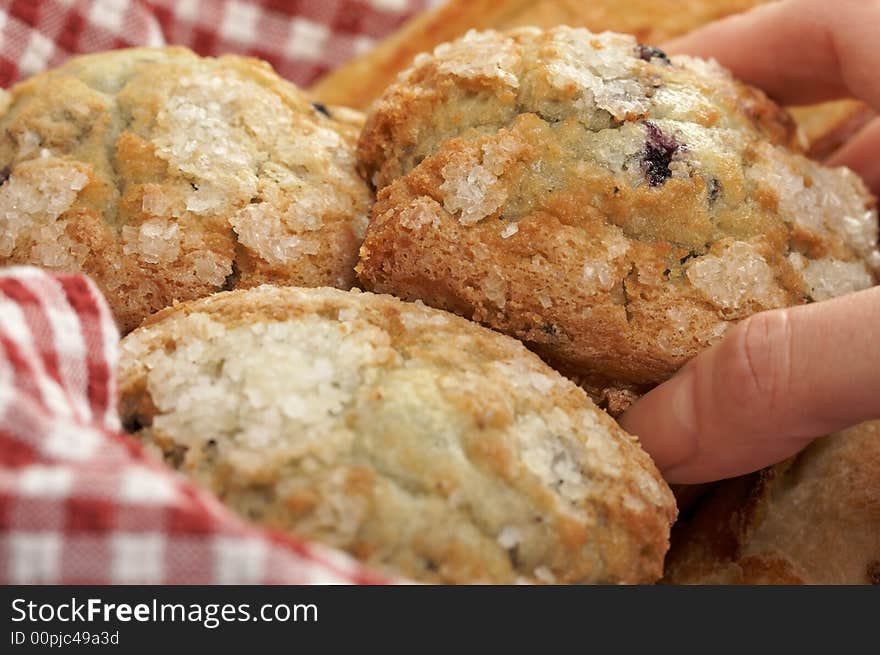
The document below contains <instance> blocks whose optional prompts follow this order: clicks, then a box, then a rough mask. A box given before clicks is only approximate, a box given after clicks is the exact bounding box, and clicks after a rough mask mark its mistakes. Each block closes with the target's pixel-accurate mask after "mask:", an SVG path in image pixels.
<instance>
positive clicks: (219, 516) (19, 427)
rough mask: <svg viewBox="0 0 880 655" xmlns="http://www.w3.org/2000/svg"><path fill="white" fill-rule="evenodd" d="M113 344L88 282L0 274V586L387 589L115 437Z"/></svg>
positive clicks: (15, 271)
mask: <svg viewBox="0 0 880 655" xmlns="http://www.w3.org/2000/svg"><path fill="white" fill-rule="evenodd" d="M117 344H118V337H117V332H116V327H115V325H114V323H113V319H112V317H111V315H110V311H109V309H108V307H107V304H106V302H105V301H104V299H103V298H102V297H101V294H100V292H99V291H98V290H97V288H96V287H95V286H94V284H92V282H91V281H90V280H89V279H88V278H87V277H86V276H84V275H65V274H50V273H47V272H45V271H42V270H40V269H37V268H31V267H22V268H9V269H5V270H4V271H0V583H2V584H31V583H34V584H36V583H43V584H153V583H158V584H275V583H278V584H318V583H330V584H346V583H361V584H373V583H376V584H378V583H386V582H391V580H390V579H387V578H383V577H382V576H380V575H377V574H374V573H371V572H370V571H368V570H366V569H365V568H363V567H361V566H360V565H359V564H358V563H357V562H356V561H354V560H352V559H351V558H350V557H348V556H347V555H345V554H343V553H340V552H337V551H334V550H332V549H329V548H325V547H323V546H318V545H315V544H310V543H306V542H303V541H301V540H298V539H295V538H293V537H290V536H287V535H281V534H278V533H274V532H271V531H268V530H262V529H259V528H257V527H254V526H252V525H250V524H248V523H246V522H244V521H242V520H240V519H239V518H237V517H236V516H234V515H233V514H232V513H231V512H230V511H229V510H227V509H226V508H225V507H223V506H222V505H221V504H220V502H219V501H218V500H217V499H216V498H214V497H213V496H212V495H211V494H209V493H206V492H204V491H202V490H199V489H197V488H196V487H194V486H193V485H192V484H190V483H189V482H188V481H187V480H185V479H184V478H183V477H181V476H179V475H178V474H176V473H175V472H173V471H172V470H171V469H168V468H167V467H165V466H164V465H163V464H161V463H160V462H158V461H154V460H153V459H152V458H150V457H148V456H147V455H146V454H145V453H144V452H142V450H141V448H140V447H139V445H138V444H137V443H136V442H135V441H134V440H133V439H132V438H131V437H130V436H128V435H125V434H123V433H122V432H121V431H120V427H119V417H118V416H117V414H116V408H115V403H116V379H115V367H116V358H117Z"/></svg>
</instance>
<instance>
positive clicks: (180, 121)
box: [0, 48, 372, 331]
mask: <svg viewBox="0 0 880 655" xmlns="http://www.w3.org/2000/svg"><path fill="white" fill-rule="evenodd" d="M8 100H9V102H8V103H7V105H6V107H5V108H4V110H3V112H2V114H0V128H2V135H3V136H2V138H0V168H3V169H4V170H8V171H9V172H10V175H9V179H8V180H7V181H6V182H5V183H3V184H2V186H0V205H2V216H3V218H0V264H2V263H36V264H41V265H44V266H49V267H52V268H59V269H64V270H83V271H85V272H87V273H89V274H90V275H92V276H93V277H94V278H95V280H96V281H97V282H98V284H99V286H100V287H101V288H102V290H103V291H104V293H105V295H106V296H107V298H108V300H109V301H110V304H111V307H112V309H113V311H114V314H115V316H116V319H117V322H118V323H119V325H120V327H121V328H122V329H123V331H127V330H129V329H131V328H132V327H134V326H135V325H137V324H138V323H139V322H140V321H141V320H142V319H143V318H144V317H145V316H147V315H148V314H150V313H152V312H153V311H155V310H158V309H160V308H162V307H164V306H166V305H169V304H171V303H172V302H173V301H175V300H184V299H187V298H195V297H199V296H203V295H206V294H209V293H212V292H214V291H217V290H219V289H223V288H231V287H237V286H241V287H247V286H253V285H255V284H259V283H261V282H275V283H280V284H301V285H307V286H311V285H331V286H341V287H345V288H349V287H350V286H352V284H353V283H354V271H353V267H354V263H355V260H356V257H357V249H358V247H359V245H360V243H361V241H362V239H363V236H364V232H365V230H366V221H367V214H368V211H369V207H370V205H371V203H372V197H371V193H370V190H369V189H368V187H367V185H366V184H365V183H364V182H363V181H362V180H361V178H360V177H359V175H358V174H357V172H356V170H355V157H354V143H355V138H356V134H357V129H358V125H357V124H358V122H359V120H360V119H359V118H358V117H357V116H355V115H353V114H354V113H353V112H351V111H347V110H344V109H341V108H340V109H337V108H333V110H332V111H331V110H329V109H327V108H325V111H323V112H322V111H319V110H318V109H316V108H315V106H314V105H313V104H312V103H311V102H310V101H309V99H308V98H307V97H306V96H305V95H304V94H303V93H301V92H300V91H299V90H298V89H296V88H295V87H294V86H292V85H290V84H288V83H286V82H284V81H283V80H281V79H280V78H278V77H277V76H276V75H275V74H274V72H273V71H272V70H271V68H270V67H269V66H268V65H267V64H264V63H262V62H258V61H257V60H251V59H244V58H240V57H234V56H229V57H220V58H218V59H211V58H199V57H197V56H195V55H194V54H192V53H191V52H189V51H187V50H184V49H182V48H166V49H155V50H151V49H135V50H119V51H113V52H107V53H102V54H97V55H90V56H86V57H81V58H77V59H73V60H71V61H70V62H69V63H68V64H66V65H65V66H63V67H61V68H59V69H56V70H53V71H49V72H48V73H45V74H42V75H38V76H36V77H34V78H32V79H30V80H27V81H25V82H23V83H21V84H19V85H18V86H16V87H14V88H13V89H11V90H10V92H9V94H8ZM65 171H66V172H65ZM71 176H73V177H71ZM43 196H45V197H44V198H43V199H42V200H41V199H40V198H41V197H43ZM30 197H32V199H28V198H30Z"/></svg>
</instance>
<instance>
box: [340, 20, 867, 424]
mask: <svg viewBox="0 0 880 655" xmlns="http://www.w3.org/2000/svg"><path fill="white" fill-rule="evenodd" d="M792 139H793V132H792V125H791V121H790V119H789V118H788V116H787V115H786V114H785V112H783V111H782V110H781V109H780V108H779V107H777V106H776V105H775V104H773V103H772V102H771V101H769V100H768V99H767V98H766V96H764V95H763V94H762V93H761V92H759V91H756V90H754V89H750V88H748V87H745V86H743V85H741V84H738V83H737V82H735V81H734V80H732V79H731V78H730V76H729V75H728V74H727V73H726V72H725V71H723V70H722V69H721V68H720V67H717V66H715V65H712V64H710V63H707V62H702V61H699V60H694V59H690V58H673V60H672V61H671V62H670V61H668V59H667V58H666V57H665V55H663V54H662V53H658V52H656V51H651V50H647V51H645V50H644V49H643V48H640V47H639V46H638V45H637V44H636V42H635V41H634V40H633V39H631V38H630V37H624V36H620V35H613V34H603V35H592V34H590V33H589V32H586V31H585V30H571V29H568V28H558V29H554V30H550V31H546V32H541V31H538V30H519V31H514V32H510V33H505V34H499V33H494V32H487V33H471V34H469V35H468V36H467V37H465V38H464V39H462V40H460V41H458V42H455V43H453V44H447V45H443V46H441V47H439V48H438V49H437V51H436V52H435V54H434V55H432V56H428V55H424V56H422V57H420V58H419V59H418V60H417V61H416V63H415V65H414V66H413V68H411V69H410V70H408V71H407V72H405V73H403V74H402V75H401V77H400V80H399V82H398V83H396V84H395V85H393V86H392V87H391V88H389V89H388V91H387V92H386V93H385V95H384V96H383V97H382V99H381V100H380V101H379V102H377V103H376V105H375V107H374V109H373V111H372V112H371V113H370V114H369V115H368V118H367V123H366V126H365V129H364V132H363V134H362V136H361V139H360V142H359V145H358V156H359V159H360V162H361V165H362V166H363V169H364V172H365V173H366V174H367V175H369V176H370V177H371V179H372V180H373V182H374V183H375V184H376V185H377V186H378V187H379V188H380V191H379V193H378V198H377V202H376V205H375V206H374V208H373V212H372V219H371V223H370V225H369V228H368V232H367V238H366V240H365V241H364V244H363V246H362V248H361V254H360V262H359V263H358V268H357V270H358V274H359V276H360V279H361V280H362V282H363V283H364V285H365V286H366V287H367V288H370V289H372V290H376V291H380V292H384V293H392V294H395V295H398V296H400V297H403V298H406V299H410V300H415V299H420V300H422V301H424V302H426V303H427V304H429V305H432V306H435V307H440V308H443V309H446V310H449V311H453V312H456V313H459V314H461V315H463V316H466V317H468V318H472V319H473V320H476V321H478V322H481V323H483V324H485V325H488V326H490V327H493V328H495V329H497V330H499V331H501V332H504V333H506V334H510V335H512V336H514V337H516V338H518V339H520V340H522V341H524V342H526V343H527V344H528V345H529V346H530V347H531V348H532V349H534V350H535V351H536V352H538V353H539V354H541V355H542V357H544V358H545V359H546V360H547V361H549V362H551V363H552V364H553V365H554V366H555V367H557V368H558V369H559V370H561V371H563V372H564V373H565V374H566V375H569V376H570V377H573V378H575V379H578V381H580V382H582V383H583V384H584V387H585V388H586V389H588V390H590V391H591V394H592V395H593V397H594V399H596V400H597V401H601V400H602V399H603V397H604V401H603V402H605V403H607V405H608V406H609V408H610V409H615V408H617V409H619V408H621V407H623V406H624V405H625V403H626V402H627V401H628V399H629V397H632V396H633V395H635V394H638V393H639V392H641V391H643V390H644V389H645V388H648V387H649V386H650V385H652V384H656V383H658V382H661V381H663V380H665V379H666V378H668V377H669V376H670V375H671V374H672V373H673V372H674V371H675V370H677V369H678V368H679V367H680V366H681V365H682V364H683V363H684V362H685V361H687V360H688V359H689V358H691V357H693V356H694V355H695V354H696V353H697V352H699V351H700V350H701V349H703V348H705V347H706V346H708V345H710V344H711V343H713V342H715V341H717V340H718V339H719V338H720V337H721V336H722V335H723V334H724V332H725V330H726V329H727V328H728V327H729V325H731V324H732V323H733V322H735V321H737V320H740V319H742V318H744V317H746V316H748V315H750V314H753V313H755V312H758V311H761V310H765V309H772V308H776V307H783V306H790V305H796V304H800V303H803V302H809V301H812V300H821V299H824V298H828V297H832V296H835V295H840V294H842V293H846V292H849V291H852V290H855V289H859V288H864V287H866V286H870V285H871V284H873V283H874V279H875V278H874V271H875V270H877V267H878V266H880V253H878V251H877V216H876V210H875V209H874V200H873V198H872V197H871V196H870V194H869V193H868V192H867V190H866V189H865V188H864V185H863V184H861V182H860V181H859V180H858V178H857V177H856V176H855V174H853V173H852V172H850V171H847V170H845V169H826V168H822V167H821V166H819V165H817V164H815V163H813V162H811V161H809V160H807V159H806V158H804V157H802V156H801V155H799V154H797V153H796V152H794V151H793V150H791V149H789V148H787V147H786V146H792V145H793V141H792ZM851 221H855V223H851ZM856 223H857V224H858V225H859V226H860V227H859V228H858V229H855V230H853V229H851V227H850V226H851V225H854V224H856ZM609 385H610V388H609ZM615 387H617V388H618V389H617V390H614V388H615ZM612 405H613V406H614V407H612Z"/></svg>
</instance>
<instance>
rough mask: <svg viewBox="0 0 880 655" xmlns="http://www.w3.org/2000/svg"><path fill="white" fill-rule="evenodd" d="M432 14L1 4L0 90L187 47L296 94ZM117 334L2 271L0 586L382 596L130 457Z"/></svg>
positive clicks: (82, 287) (339, 559) (89, 295)
mask: <svg viewBox="0 0 880 655" xmlns="http://www.w3.org/2000/svg"><path fill="white" fill-rule="evenodd" d="M431 2H432V0H254V1H250V2H248V1H246V0H42V1H40V0H0V85H2V86H4V87H8V86H9V85H10V84H12V83H14V82H16V81H18V80H20V79H22V78H24V77H27V76H28V75H31V74H34V73H37V72H40V71H42V70H45V69H46V68H49V67H52V66H55V65H58V64H60V63H62V62H63V61H64V60H66V59H67V58H68V57H69V56H71V55H73V54H81V53H86V52H96V51H99V50H105V49H109V48H118V47H127V46H135V45H150V46H157V45H164V44H179V45H186V46H189V47H190V48H192V49H193V50H195V51H196V52H198V53H199V54H202V55H216V54H222V53H226V52H238V53H243V54H249V55H254V56H258V57H261V58H263V59H266V60H268V61H269V62H271V63H272V64H273V65H274V66H275V68H276V69H277V70H278V72H279V73H280V74H281V75H282V76H284V77H287V78H288V79H291V80H292V81H294V82H296V83H298V84H300V85H306V84H308V83H310V82H312V81H313V80H314V79H315V78H316V77H318V76H319V75H321V74H322V73H324V72H326V71H327V70H329V69H330V68H332V67H334V66H335V65H337V64H339V63H341V62H342V61H344V60H345V59H347V58H349V57H351V56H352V55H354V54H356V53H358V52H360V51H362V50H364V49H367V48H369V47H370V46H371V45H372V44H373V43H374V42H375V41H377V40H378V39H380V38H382V37H383V36H385V35H387V34H388V33H390V32H391V31H393V30H394V29H395V28H396V27H398V26H399V25H400V23H401V22H403V21H404V20H405V19H406V18H408V17H410V16H411V15H412V14H414V13H416V12H417V11H420V10H421V9H423V8H424V7H425V6H426V5H427V4H430V3H431ZM116 349H117V334H116V330H115V328H114V326H113V323H112V320H111V318H110V314H109V312H108V310H107V306H106V304H105V302H104V300H103V299H102V298H101V296H100V294H99V293H98V291H97V290H96V289H95V287H94V286H93V285H92V283H91V282H90V281H89V280H88V279H87V278H86V277H84V276H81V275H50V274H48V273H45V272H41V271H40V270H38V269H34V268H13V269H6V270H2V269H0V583H2V584H8V583H24V584H29V583H46V584H68V583H69V584H73V583H76V584H129V583H144V584H150V583H167V584H212V583H255V584H259V583H285V584H288V583H289V584H308V583H383V582H390V581H391V580H390V579H387V578H383V577H381V576H379V575H376V574H374V573H371V572H370V571H368V570H366V569H364V568H363V567H361V566H360V565H359V564H358V563H357V562H355V561H354V560H352V559H351V558H350V557H348V556H347V555H345V554H343V553H340V552H337V551H333V550H331V549H328V548H325V547H321V546H317V545H314V544H309V543H305V542H303V541H301V540H297V539H295V538H292V537H290V536H286V535H280V534H277V533H273V532H270V531H268V530H262V529H259V528H256V527H254V526H252V525H250V524H248V523H246V522H244V521H242V520H240V519H238V518H237V517H235V516H234V515H233V514H232V513H230V512H229V511H228V510H227V509H225V508H224V507H223V506H222V505H221V504H220V503H219V502H218V501H217V500H216V499H215V498H214V497H213V496H212V495H211V494H208V493H205V492H203V491H200V490H198V489H196V488H195V487H193V486H192V485H191V484H189V483H188V482H187V481H186V480H184V479H183V478H181V477H179V476H178V475H177V474H175V473H174V472H172V471H171V470H170V469H167V468H165V467H164V466H163V465H162V464H160V463H158V462H154V461H152V460H150V459H149V458H147V457H145V455H144V454H143V453H142V452H141V449H140V448H139V447H138V445H137V444H136V443H135V442H134V441H133V440H132V439H131V438H130V437H128V436H126V435H124V434H122V433H121V432H120V426H119V419H118V417H117V415H116V410H115V393H116V392H115V365H116Z"/></svg>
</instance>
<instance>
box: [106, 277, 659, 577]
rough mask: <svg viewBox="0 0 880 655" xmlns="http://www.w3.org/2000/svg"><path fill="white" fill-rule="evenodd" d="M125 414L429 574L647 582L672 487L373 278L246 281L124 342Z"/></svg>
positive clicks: (523, 371)
mask: <svg viewBox="0 0 880 655" xmlns="http://www.w3.org/2000/svg"><path fill="white" fill-rule="evenodd" d="M120 380H121V397H122V402H121V411H122V418H123V422H124V424H125V425H126V426H127V429H128V430H129V431H131V432H133V433H134V434H136V435H137V436H138V437H139V438H141V439H142V440H143V441H145V442H147V443H150V444H152V445H153V446H155V447H157V448H158V449H159V451H160V452H161V453H162V454H163V455H164V457H165V459H166V460H167V461H168V462H170V463H171V464H172V465H174V466H176V467H177V468H179V469H180V470H181V471H183V472H185V473H187V474H189V475H191V476H193V477H194V478H195V479H196V480H197V481H199V482H200V483H202V484H204V485H205V486H207V487H208V488H210V489H212V490H213V491H214V492H215V493H217V495H218V496H219V497H220V498H221V499H222V500H223V501H224V502H225V503H227V504H228V505H230V506H231V507H232V508H233V509H235V510H236V511H238V512H240V513H241V514H243V515H245V516H247V517H249V518H251V519H254V520H257V521H261V522H263V523H265V524H268V525H270V526H273V527H276V528H280V529H285V530H291V531H295V532H296V533H297V534H300V535H302V536H304V537H308V538H311V539H316V540H320V541H323V542H325V543H328V544H330V545H332V546H336V547H339V548H343V549H346V550H348V551H349V552H351V553H353V554H354V555H356V556H357V557H359V558H360V559H362V560H364V561H365V562H367V563H369V564H372V565H374V566H376V567H379V568H383V569H386V570H390V571H393V572H396V573H397V574H400V575H404V576H407V577H410V578H414V579H418V580H423V581H428V582H445V583H462V582H486V583H513V582H517V581H528V582H560V583H561V582H571V583H573V582H606V583H612V582H648V581H652V580H654V579H656V578H658V577H659V576H660V573H661V567H662V562H663V556H664V553H665V551H666V548H667V544H668V541H667V540H668V534H669V526H670V524H671V522H672V520H673V518H674V515H675V505H674V501H673V498H672V495H671V493H670V491H669V489H668V487H667V486H666V484H665V483H664V482H663V480H662V479H661V478H660V476H659V474H658V472H657V470H656V469H655V467H654V465H653V463H652V462H651V460H650V458H649V457H648V456H647V455H646V454H645V453H644V452H643V451H642V450H641V448H640V446H639V444H638V442H637V440H636V439H635V438H634V437H631V436H629V435H628V434H626V433H625V432H623V430H622V429H621V428H620V427H619V426H618V425H617V424H616V423H615V422H614V421H613V420H612V419H610V418H609V417H608V416H607V415H606V414H605V413H604V412H602V411H601V410H599V409H598V408H597V407H595V406H594V405H593V404H592V403H591V402H590V400H589V399H588V398H587V396H586V394H585V393H584V392H583V391H582V390H581V389H580V388H578V387H577V386H575V385H574V384H573V383H572V382H570V381H568V380H566V379H565V378H563V377H562V376H560V375H559V374H557V373H555V372H554V371H553V370H552V369H550V368H549V367H548V366H547V365H546V364H544V363H543V362H542V361H541V360H540V359H539V358H538V357H536V356H535V355H534V354H533V353H530V352H529V351H528V350H527V349H526V348H524V347H523V346H522V344H520V343H519V342H517V341H515V340H514V339H510V338H508V337H505V336H504V335H501V334H498V333H496V332H493V331H491V330H487V329H485V328H482V327H480V326H478V325H475V324H473V323H471V322H469V321H466V320H464V319H461V318H459V317H456V316H453V315H451V314H447V313H445V312H441V311H438V310H434V309H431V308H428V307H425V306H423V305H419V304H414V303H405V302H402V301H400V300H398V299H396V298H393V297H390V296H382V295H374V294H371V293H362V292H357V291H351V292H343V291H338V290H333V289H298V288H292V287H287V288H280V287H270V286H262V287H259V288H256V289H251V290H245V291H233V292H229V293H220V294H216V295H214V296H212V297H209V298H206V299H202V300H197V301H192V302H189V303H184V304H181V305H178V306H176V307H174V308H169V309H166V310H164V311H162V312H160V313H159V314H157V315H155V316H154V317H151V318H150V319H148V321H147V322H146V323H145V324H144V326H142V327H141V328H139V329H138V330H136V331H134V332H132V333H131V334H130V335H129V336H128V337H126V338H125V339H124V340H123V342H122V361H121V374H120Z"/></svg>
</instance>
